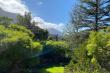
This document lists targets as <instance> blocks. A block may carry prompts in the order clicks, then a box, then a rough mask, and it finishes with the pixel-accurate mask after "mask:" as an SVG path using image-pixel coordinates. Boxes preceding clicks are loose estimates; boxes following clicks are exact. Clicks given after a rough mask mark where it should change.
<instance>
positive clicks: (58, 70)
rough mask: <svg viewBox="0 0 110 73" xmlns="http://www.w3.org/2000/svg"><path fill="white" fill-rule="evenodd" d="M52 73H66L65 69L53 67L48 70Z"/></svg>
mask: <svg viewBox="0 0 110 73" xmlns="http://www.w3.org/2000/svg"><path fill="white" fill-rule="evenodd" d="M46 71H47V72H50V73H64V67H51V68H47V69H46Z"/></svg>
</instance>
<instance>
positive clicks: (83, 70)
mask: <svg viewBox="0 0 110 73" xmlns="http://www.w3.org/2000/svg"><path fill="white" fill-rule="evenodd" d="M109 44H110V33H109V32H108V31H107V32H94V31H93V32H91V34H90V36H89V39H88V41H87V42H85V43H83V44H82V45H80V46H79V48H77V49H75V50H74V52H73V56H72V60H71V62H70V64H69V65H67V67H66V70H67V71H68V73H70V72H74V73H109V72H110V60H109V58H110V47H109V46H110V45H109Z"/></svg>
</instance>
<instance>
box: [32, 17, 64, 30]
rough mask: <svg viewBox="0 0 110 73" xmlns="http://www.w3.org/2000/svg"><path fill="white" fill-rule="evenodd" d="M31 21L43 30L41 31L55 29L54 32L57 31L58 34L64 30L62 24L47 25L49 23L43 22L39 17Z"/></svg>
mask: <svg viewBox="0 0 110 73" xmlns="http://www.w3.org/2000/svg"><path fill="white" fill-rule="evenodd" d="M33 20H34V21H35V22H37V23H38V26H39V27H41V28H43V29H55V30H58V31H60V32H62V31H63V29H64V24H63V23H59V24H55V23H49V22H46V21H45V20H43V19H42V18H40V17H34V18H33Z"/></svg>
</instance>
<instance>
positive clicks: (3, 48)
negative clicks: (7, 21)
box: [0, 25, 42, 72]
mask: <svg viewBox="0 0 110 73" xmlns="http://www.w3.org/2000/svg"><path fill="white" fill-rule="evenodd" d="M15 26H16V28H14V27H13V29H11V27H10V28H5V27H4V26H2V25H0V28H1V29H0V69H1V70H4V71H7V70H8V71H9V72H12V71H13V70H16V69H17V68H18V67H21V66H22V64H21V63H22V62H24V61H28V62H31V61H33V58H31V57H32V56H33V55H35V54H36V53H38V52H39V51H41V48H42V45H41V44H40V43H38V42H34V41H33V40H32V37H31V36H30V34H29V33H28V32H26V31H29V30H26V29H25V28H24V27H22V26H17V25H15ZM24 30H25V31H24ZM28 58H29V59H28ZM37 60H38V59H36V60H35V59H34V61H36V62H37ZM29 64H30V65H31V64H32V63H29Z"/></svg>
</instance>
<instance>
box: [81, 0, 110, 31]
mask: <svg viewBox="0 0 110 73" xmlns="http://www.w3.org/2000/svg"><path fill="white" fill-rule="evenodd" d="M81 2H82V5H81V8H82V14H84V15H85V18H84V19H83V23H85V24H87V27H91V28H92V29H94V30H95V31H98V29H99V27H102V26H106V25H109V22H110V17H109V15H110V12H109V11H110V0H81Z"/></svg>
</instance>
